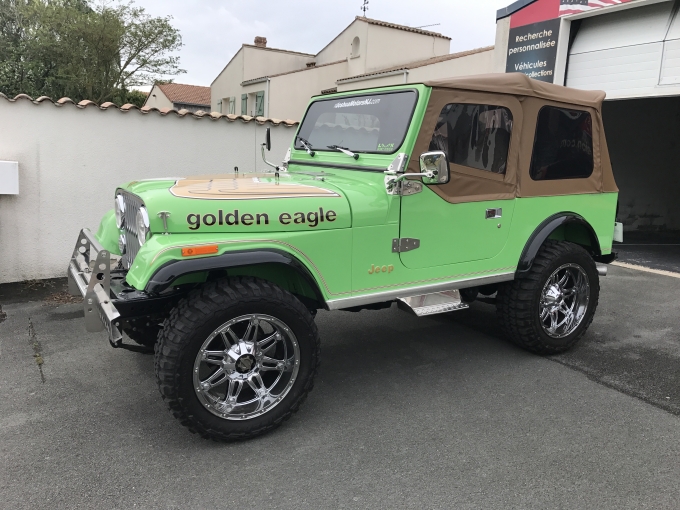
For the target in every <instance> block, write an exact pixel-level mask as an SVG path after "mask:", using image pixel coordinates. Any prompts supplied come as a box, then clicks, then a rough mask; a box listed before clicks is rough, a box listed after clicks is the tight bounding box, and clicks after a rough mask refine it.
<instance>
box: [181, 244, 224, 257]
mask: <svg viewBox="0 0 680 510" xmlns="http://www.w3.org/2000/svg"><path fill="white" fill-rule="evenodd" d="M217 251H218V250H217V245H216V244H211V245H208V246H192V247H190V248H182V257H195V256H196V255H213V254H215V253H217Z"/></svg>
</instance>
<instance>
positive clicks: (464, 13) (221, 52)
mask: <svg viewBox="0 0 680 510" xmlns="http://www.w3.org/2000/svg"><path fill="white" fill-rule="evenodd" d="M362 2H363V0H333V1H329V0H316V1H312V0H239V1H236V0H135V3H136V4H137V5H139V6H141V7H144V8H145V9H146V10H147V12H148V13H149V14H151V15H153V16H167V15H170V16H172V17H173V20H172V24H173V25H174V26H175V27H176V28H178V29H179V30H180V32H181V34H182V40H183V44H184V46H183V48H182V50H181V51H180V52H179V55H180V58H181V67H182V68H183V69H185V70H186V71H187V72H186V74H182V75H179V76H176V77H175V78H174V80H175V82H176V83H188V84H191V85H205V86H209V85H210V83H211V82H212V81H213V80H214V79H215V78H216V77H217V75H218V74H219V72H220V71H221V70H222V69H223V68H224V66H225V65H227V63H228V62H229V60H230V59H231V57H233V56H234V54H235V53H236V52H237V51H238V50H239V48H240V47H241V44H243V43H247V44H252V43H253V40H254V39H255V36H258V35H259V36H263V37H266V38H267V46H269V47H272V48H282V49H286V50H292V51H300V52H304V53H313V54H316V53H317V52H318V51H319V50H321V49H322V48H323V47H324V46H326V44H328V43H329V42H330V41H331V40H332V39H333V38H334V37H335V36H336V35H337V34H339V33H340V32H341V31H342V30H344V29H345V28H346V27H347V26H348V25H349V24H350V23H351V22H352V21H353V20H354V17H355V16H358V15H361V14H362V11H361V10H360V7H361V4H362ZM512 2H513V0H369V4H368V9H369V10H368V12H367V13H366V16H367V17H369V18H374V19H379V20H382V21H389V22H392V23H398V24H400V25H408V26H412V27H421V26H423V25H432V24H435V23H440V24H439V25H436V26H432V27H426V28H425V30H432V31H435V32H440V33H442V34H444V35H447V36H449V37H451V52H452V53H455V52H457V51H465V50H470V49H473V48H479V47H482V46H490V45H493V44H494V39H495V34H496V11H497V10H498V9H500V8H502V7H506V6H507V5H509V4H511V3H512Z"/></svg>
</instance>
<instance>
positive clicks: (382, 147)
mask: <svg viewBox="0 0 680 510" xmlns="http://www.w3.org/2000/svg"><path fill="white" fill-rule="evenodd" d="M392 151H394V144H393V143H379V144H378V152H392Z"/></svg>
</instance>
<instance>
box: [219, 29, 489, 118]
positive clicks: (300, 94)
mask: <svg viewBox="0 0 680 510" xmlns="http://www.w3.org/2000/svg"><path fill="white" fill-rule="evenodd" d="M394 48H399V51H394ZM449 51H450V38H449V37H446V36H444V35H442V34H439V33H437V32H431V31H427V30H421V29H417V28H412V27H406V26H403V25H396V24H394V23H387V22H383V21H378V20H373V19H370V18H364V17H357V18H356V19H355V20H354V21H353V22H352V23H351V24H350V25H349V26H348V27H347V28H346V29H345V30H343V31H342V32H341V33H340V34H338V35H337V36H336V37H335V38H334V39H333V40H332V41H330V42H329V43H328V44H327V45H326V46H325V47H324V48H322V49H321V50H320V51H319V52H317V53H316V54H307V53H298V52H292V51H286V50H280V49H275V48H269V47H267V40H266V39H265V38H263V37H258V38H256V39H255V44H253V45H249V44H244V45H243V46H242V47H241V49H240V50H239V51H238V52H237V53H236V55H234V57H233V58H232V59H231V61H230V62H229V63H228V64H227V66H226V67H225V68H224V69H223V70H222V72H221V73H220V74H219V75H218V76H217V78H215V80H214V81H213V83H212V84H211V86H210V90H211V106H212V109H213V111H218V112H221V113H233V114H237V115H239V114H244V115H255V116H258V115H259V116H265V117H273V118H280V119H294V120H300V119H301V118H302V115H303V114H304V111H305V108H306V106H307V104H308V102H309V98H310V97H312V96H315V95H319V94H322V93H326V92H334V91H336V90H351V89H355V88H364V87H367V86H373V85H374V84H376V86H380V85H383V84H387V85H392V84H395V83H409V82H411V83H413V82H417V81H423V79H428V78H429V77H430V76H434V75H438V74H440V73H441V74H443V75H444V76H462V75H468V74H478V73H484V72H490V71H491V70H492V67H493V63H494V62H493V51H492V48H484V49H482V50H476V51H473V52H465V53H461V54H453V55H452V54H450V53H449Z"/></svg>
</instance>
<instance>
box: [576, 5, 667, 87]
mask: <svg viewBox="0 0 680 510" xmlns="http://www.w3.org/2000/svg"><path fill="white" fill-rule="evenodd" d="M674 5H677V4H676V3H675V2H664V3H659V4H654V5H649V6H641V7H637V8H633V9H628V10H625V11H621V12H616V13H611V14H603V15H599V16H593V17H590V18H586V19H584V20H582V22H581V23H582V24H581V26H580V28H579V30H578V33H577V35H576V38H575V40H574V43H573V45H572V47H571V49H570V51H569V64H568V69H567V79H566V85H567V86H569V87H576V88H581V89H601V90H605V91H606V92H607V97H608V98H610V99H616V98H618V99H622V98H634V97H648V96H660V95H674V94H680V16H678V15H677V7H674Z"/></svg>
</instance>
